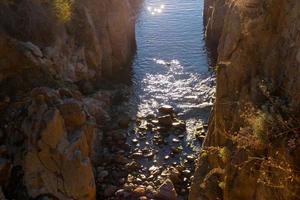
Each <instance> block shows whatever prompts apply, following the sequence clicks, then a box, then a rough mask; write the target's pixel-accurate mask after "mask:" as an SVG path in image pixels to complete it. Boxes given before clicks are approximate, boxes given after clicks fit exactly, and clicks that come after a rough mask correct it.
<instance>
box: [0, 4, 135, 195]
mask: <svg viewBox="0 0 300 200" xmlns="http://www.w3.org/2000/svg"><path fill="white" fill-rule="evenodd" d="M135 3H137V1H133V0H131V1H127V0H125V1H118V0H102V1H97V0H87V1H83V0H78V1H69V0H51V1H41V0H21V1H0V119H1V122H0V145H1V146H0V149H1V150H0V155H1V158H0V161H1V162H0V186H1V189H2V191H3V194H4V195H5V197H6V198H7V199H86V200H92V199H95V198H96V182H95V178H94V168H93V164H95V163H97V162H98V160H97V159H96V158H99V157H101V156H99V155H98V154H97V153H99V151H100V152H101V151H102V146H101V145H102V142H101V141H102V136H103V127H104V124H105V123H106V122H107V120H109V116H108V114H107V112H108V110H109V107H110V103H111V101H110V100H111V95H110V94H111V93H109V92H105V91H102V92H101V91H99V92H97V93H95V94H94V95H92V96H83V95H82V93H90V92H91V88H93V84H94V85H95V84H96V83H99V80H100V79H103V78H110V77H113V76H114V75H115V74H117V73H119V72H122V71H123V69H126V68H127V67H128V63H129V62H130V60H131V57H132V55H133V54H134V50H135V35H134V33H135V30H134V25H135V20H134V8H133V7H136V5H135ZM100 84H101V82H100ZM98 85H99V84H98ZM2 191H0V194H1V195H2ZM1 199H2V197H1Z"/></svg>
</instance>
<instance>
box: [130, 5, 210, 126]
mask: <svg viewBox="0 0 300 200" xmlns="http://www.w3.org/2000/svg"><path fill="white" fill-rule="evenodd" d="M202 9H203V0H144V3H143V5H142V8H141V11H140V13H139V15H138V20H137V25H136V39H137V55H136V58H135V61H134V64H133V73H134V75H133V82H134V87H133V88H134V91H133V98H132V100H133V102H134V103H133V104H134V105H135V108H136V113H137V116H138V117H142V116H145V115H147V114H150V113H155V112H156V110H157V108H158V107H159V106H161V105H162V104H169V105H172V106H174V107H175V108H176V110H177V111H178V112H179V113H180V114H181V115H182V118H184V119H185V120H187V123H188V124H190V126H189V127H192V126H193V124H195V123H199V122H200V123H202V122H203V121H206V120H207V117H208V114H209V110H210V107H211V105H212V99H213V93H214V87H213V82H214V79H213V78H212V77H211V73H210V72H209V70H208V69H209V67H208V63H209V60H208V56H207V51H206V48H205V42H204V28H203V23H202V22H203V20H202V18H203V16H202V13H203V11H202Z"/></svg>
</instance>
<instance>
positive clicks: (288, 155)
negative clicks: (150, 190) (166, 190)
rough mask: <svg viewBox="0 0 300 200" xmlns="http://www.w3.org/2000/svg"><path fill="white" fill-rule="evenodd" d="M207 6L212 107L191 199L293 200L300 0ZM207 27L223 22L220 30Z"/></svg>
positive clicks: (299, 146)
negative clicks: (212, 53)
mask: <svg viewBox="0 0 300 200" xmlns="http://www.w3.org/2000/svg"><path fill="white" fill-rule="evenodd" d="M221 2H222V3H223V5H222V3H221ZM219 3H221V5H220V4H219ZM210 5H212V6H213V7H212V10H213V11H214V12H212V11H206V13H207V14H206V15H207V16H209V19H208V27H207V34H208V35H207V39H208V40H211V42H213V43H215V42H216V41H217V43H218V59H217V67H216V71H217V91H216V102H215V106H214V109H213V112H212V116H211V119H210V125H209V133H208V135H207V137H206V139H205V143H204V149H203V151H202V152H201V155H200V157H199V160H198V164H197V169H196V173H195V178H194V181H193V185H192V189H191V193H190V200H208V199H209V200H215V199H225V200H235V199H245V200H248V199H249V200H250V199H251V200H254V199H257V200H262V199H286V200H291V199H297V198H298V196H297V195H298V194H299V185H300V177H299V169H300V165H299V163H300V157H299V155H297V153H296V152H299V150H300V139H299V138H300V129H299V121H300V115H299V108H300V104H299V102H300V96H299V91H300V80H299V78H298V77H299V75H300V62H299V49H300V2H299V1H297V0H289V1H281V0H275V1H274V0H264V1H258V0H228V1H225V2H224V1H219V0H215V1H210ZM206 7H207V8H208V7H209V6H206ZM224 7H225V8H227V11H226V13H225V14H224V12H223V11H224V10H223V9H220V8H224ZM216 18H217V19H216ZM211 21H214V22H223V21H224V25H223V28H220V26H219V25H220V24H221V23H211ZM212 32H213V33H212Z"/></svg>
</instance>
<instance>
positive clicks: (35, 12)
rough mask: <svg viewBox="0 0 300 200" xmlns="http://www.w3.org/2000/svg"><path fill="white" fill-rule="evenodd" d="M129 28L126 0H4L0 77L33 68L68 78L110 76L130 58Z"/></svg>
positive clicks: (1, 7)
mask: <svg viewBox="0 0 300 200" xmlns="http://www.w3.org/2000/svg"><path fill="white" fill-rule="evenodd" d="M134 3H135V2H134ZM134 26H135V20H134V11H133V10H132V9H131V4H130V3H129V2H128V1H121V2H120V1H117V0H113V1H96V0H89V1H69V0H55V1H33V0H26V1H3V2H1V4H0V32H1V42H0V44H1V47H0V49H1V50H0V51H1V52H0V53H1V57H0V59H1V65H3V67H1V80H3V79H5V78H7V76H8V75H9V74H11V73H15V72H20V73H22V70H24V68H26V69H28V68H33V67H34V66H39V67H43V68H46V69H47V70H49V72H51V75H52V76H55V77H57V78H58V77H59V78H61V79H63V80H67V81H71V82H78V81H81V80H94V79H96V78H99V77H103V76H111V75H112V74H114V73H117V72H120V71H121V70H122V69H124V68H125V67H126V66H127V65H128V63H129V62H130V60H131V56H132V55H133V53H134V50H135V30H134ZM23 61H24V62H23ZM4 70H5V71H4ZM7 71H8V72H10V73H9V74H6V73H5V72H7Z"/></svg>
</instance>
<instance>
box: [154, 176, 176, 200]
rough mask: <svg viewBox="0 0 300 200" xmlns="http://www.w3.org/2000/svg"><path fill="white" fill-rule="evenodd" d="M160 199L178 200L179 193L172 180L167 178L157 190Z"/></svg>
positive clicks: (157, 196)
mask: <svg viewBox="0 0 300 200" xmlns="http://www.w3.org/2000/svg"><path fill="white" fill-rule="evenodd" d="M155 196H156V198H157V199H159V200H176V199H177V193H176V190H175V188H174V185H173V183H172V181H171V180H169V179H167V180H166V181H165V182H164V183H163V184H162V185H161V186H160V187H159V188H158V190H157V194H156V195H155Z"/></svg>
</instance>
